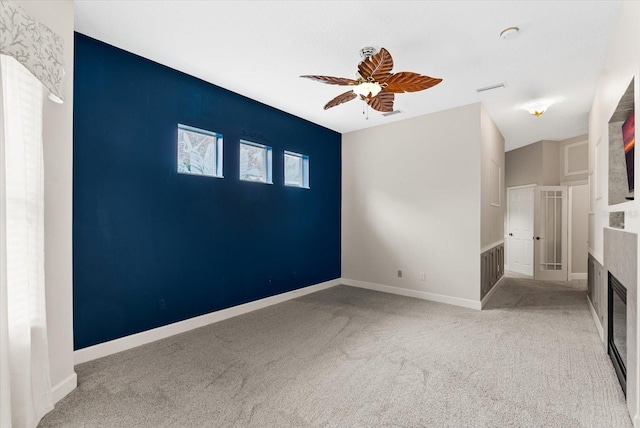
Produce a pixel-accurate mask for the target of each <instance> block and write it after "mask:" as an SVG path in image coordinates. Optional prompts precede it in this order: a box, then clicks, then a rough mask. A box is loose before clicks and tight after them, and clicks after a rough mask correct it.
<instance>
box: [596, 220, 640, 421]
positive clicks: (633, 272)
mask: <svg viewBox="0 0 640 428" xmlns="http://www.w3.org/2000/svg"><path fill="white" fill-rule="evenodd" d="M637 251H638V235H637V234H635V233H629V232H625V231H623V230H616V229H608V228H605V229H604V271H605V275H603V278H602V281H601V283H600V284H599V286H600V287H604V290H603V291H605V294H604V295H605V296H606V295H607V294H608V293H606V290H607V287H608V284H607V275H606V272H607V271H608V272H611V274H612V275H613V276H615V277H616V278H617V279H618V281H620V282H621V283H622V284H623V285H624V286H625V287H626V288H627V408H628V409H629V414H630V415H631V416H632V417H634V416H635V415H636V406H637V398H638V384H637V373H638V354H637V334H638V325H637V301H638V287H637V273H638V269H637V268H638V257H637ZM601 295H602V294H601ZM600 308H601V309H604V311H605V312H606V310H607V309H606V304H605V305H601V306H600ZM603 315H604V316H602V317H600V319H602V321H603V326H602V327H603V329H602V330H603V332H604V335H605V337H604V343H605V346H606V344H607V343H608V337H607V332H608V314H606V313H605V314H603Z"/></svg>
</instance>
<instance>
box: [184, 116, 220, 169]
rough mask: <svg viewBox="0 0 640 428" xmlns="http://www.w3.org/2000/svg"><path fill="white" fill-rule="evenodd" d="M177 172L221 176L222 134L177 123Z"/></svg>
mask: <svg viewBox="0 0 640 428" xmlns="http://www.w3.org/2000/svg"><path fill="white" fill-rule="evenodd" d="M178 172H179V173H180V174H193V175H205V176H208V177H218V178H222V134H218V133H217V132H212V131H205V130H204V129H198V128H194V127H191V126H187V125H182V124H178Z"/></svg>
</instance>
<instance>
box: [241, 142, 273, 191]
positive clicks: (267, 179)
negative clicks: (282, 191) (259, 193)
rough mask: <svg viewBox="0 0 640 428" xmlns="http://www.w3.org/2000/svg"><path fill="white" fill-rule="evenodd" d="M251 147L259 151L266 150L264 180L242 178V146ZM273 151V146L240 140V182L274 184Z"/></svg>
mask: <svg viewBox="0 0 640 428" xmlns="http://www.w3.org/2000/svg"><path fill="white" fill-rule="evenodd" d="M243 145H245V146H251V147H255V148H258V149H262V150H264V156H263V158H264V165H265V168H264V180H250V179H246V178H242V169H241V162H242V159H241V156H240V153H241V151H242V146H243ZM272 172H273V149H272V148H271V146H267V145H266V144H260V143H256V142H253V141H249V140H244V139H240V143H239V144H238V178H239V179H240V181H246V182H248V183H260V184H273V173H272Z"/></svg>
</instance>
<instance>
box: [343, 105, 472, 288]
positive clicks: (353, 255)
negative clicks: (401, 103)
mask: <svg viewBox="0 0 640 428" xmlns="http://www.w3.org/2000/svg"><path fill="white" fill-rule="evenodd" d="M480 109H481V107H480V104H472V105H468V106H463V107H459V108H455V109H451V110H446V111H442V112H437V113H433V114H429V115H426V116H421V117H417V118H412V119H407V120H404V121H400V122H394V123H390V124H387V125H382V126H378V127H375V128H369V129H365V130H361V131H355V132H351V133H347V134H344V135H343V138H342V277H343V278H347V279H351V280H357V281H364V282H368V283H374V284H382V285H387V286H393V287H400V288H403V289H408V290H418V291H422V292H427V293H434V294H438V295H444V296H451V297H454V298H459V299H469V300H473V301H479V299H480V207H481V203H480V177H481V175H480V148H481V138H480ZM398 269H401V270H402V271H403V277H402V278H398V277H397V275H396V272H397V270H398ZM420 272H425V273H426V281H421V280H420V279H419V273H420Z"/></svg>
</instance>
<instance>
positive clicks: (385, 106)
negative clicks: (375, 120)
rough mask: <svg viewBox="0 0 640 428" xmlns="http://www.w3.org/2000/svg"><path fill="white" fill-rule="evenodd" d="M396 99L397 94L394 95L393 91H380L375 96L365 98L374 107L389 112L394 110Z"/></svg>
mask: <svg viewBox="0 0 640 428" xmlns="http://www.w3.org/2000/svg"><path fill="white" fill-rule="evenodd" d="M394 99H395V95H393V94H392V93H391V92H380V93H379V94H378V95H376V96H375V97H373V98H365V101H366V102H367V104H369V105H370V106H371V108H372V109H374V110H378V111H381V112H383V113H387V112H390V111H393V100H394Z"/></svg>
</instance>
